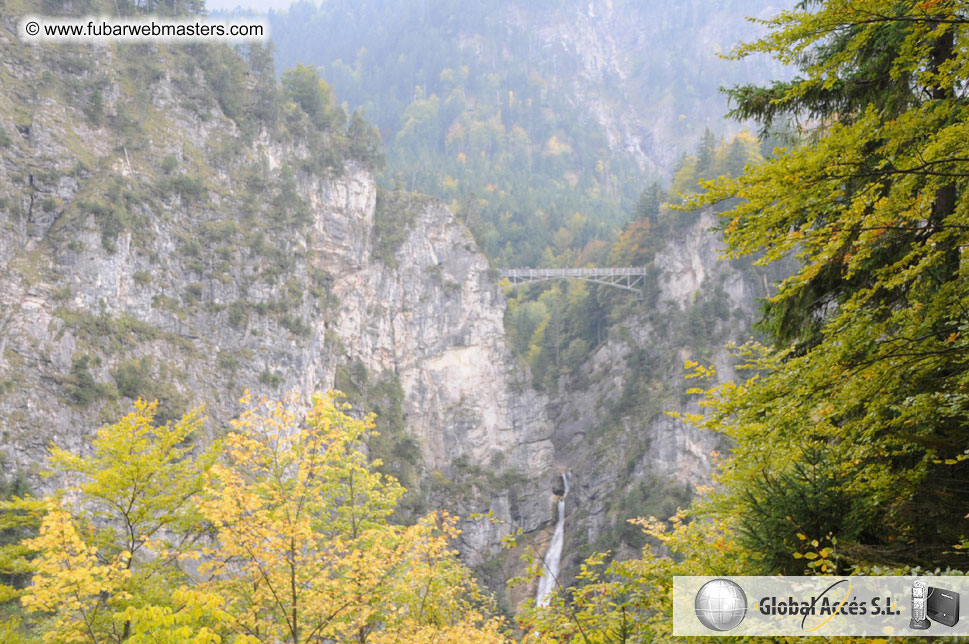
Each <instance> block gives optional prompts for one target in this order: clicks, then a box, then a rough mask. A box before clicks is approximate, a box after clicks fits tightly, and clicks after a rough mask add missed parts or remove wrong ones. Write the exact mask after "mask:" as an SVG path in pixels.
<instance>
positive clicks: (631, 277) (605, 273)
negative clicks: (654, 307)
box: [498, 266, 646, 293]
mask: <svg viewBox="0 0 969 644" xmlns="http://www.w3.org/2000/svg"><path fill="white" fill-rule="evenodd" d="M645 275H646V267H645V266H622V267H613V268H502V269H499V270H498V276H499V277H500V278H501V279H507V280H508V281H509V282H511V283H512V284H527V283H529V282H544V281H547V280H555V279H580V280H585V281H587V282H595V283H596V284H605V285H607V286H615V287H616V288H621V289H625V290H627V291H632V292H634V293H639V292H640V289H641V287H642V283H643V278H644V276H645Z"/></svg>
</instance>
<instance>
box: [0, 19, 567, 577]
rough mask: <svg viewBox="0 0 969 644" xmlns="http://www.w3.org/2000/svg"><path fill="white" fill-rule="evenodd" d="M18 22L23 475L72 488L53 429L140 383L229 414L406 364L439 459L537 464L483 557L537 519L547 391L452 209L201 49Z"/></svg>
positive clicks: (0, 31)
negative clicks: (64, 37)
mask: <svg viewBox="0 0 969 644" xmlns="http://www.w3.org/2000/svg"><path fill="white" fill-rule="evenodd" d="M14 19H15V18H13V17H11V16H3V26H2V28H0V53H2V56H0V82H2V84H3V86H4V91H3V92H2V93H0V132H2V133H3V135H2V139H0V144H2V149H0V154H2V157H0V203H2V212H3V217H2V222H0V225H2V227H3V234H2V235H0V334H2V336H0V383H3V390H2V395H0V455H2V458H3V460H4V470H5V472H8V473H10V472H13V471H14V470H16V471H20V472H25V473H27V474H28V476H29V478H30V480H31V482H32V483H33V484H34V485H35V486H38V487H39V488H40V489H43V488H45V487H49V486H51V485H56V481H49V480H43V479H40V478H38V477H37V476H36V474H37V473H38V472H39V471H40V470H41V469H42V467H43V463H44V460H45V455H46V451H47V447H48V445H49V444H50V443H51V442H56V443H57V444H58V445H60V446H62V447H65V448H68V449H72V450H77V451H83V450H84V449H85V448H86V445H87V442H88V440H89V438H90V436H91V434H92V433H93V432H94V430H96V429H97V427H98V426H99V425H100V424H101V423H103V422H107V421H110V420H113V419H115V418H117V417H119V416H120V414H122V413H124V411H125V410H126V409H127V408H129V407H130V402H131V399H132V398H133V397H134V396H137V395H144V396H146V397H158V398H159V399H161V413H162V416H163V418H169V417H174V416H177V415H178V414H179V413H180V412H182V411H184V410H185V409H187V408H188V407H190V406H195V405H200V404H203V405H204V406H205V410H206V413H207V415H208V417H209V418H210V423H209V431H211V432H213V433H219V432H221V431H223V430H224V429H225V427H226V426H227V423H228V421H229V420H230V419H231V418H232V417H233V416H234V415H235V414H237V413H238V411H239V405H238V402H237V399H238V398H239V395H240V394H241V392H242V391H243V389H245V388H248V389H250V390H252V391H253V393H254V394H255V395H269V396H274V395H279V394H281V393H282V392H285V391H288V390H290V389H292V388H296V389H298V390H300V391H302V392H303V393H304V394H308V393H309V392H312V391H314V390H325V389H328V388H331V387H333V386H334V383H335V381H336V380H337V374H338V372H339V371H340V370H341V368H345V367H346V366H347V365H349V364H351V363H352V364H354V365H357V364H362V365H363V366H364V368H365V369H366V371H367V372H369V373H371V374H387V377H388V378H390V379H393V380H396V381H397V382H399V384H400V386H401V388H402V391H403V409H402V415H403V421H404V424H405V426H406V430H407V432H408V433H409V434H410V435H411V436H414V437H416V438H417V440H418V443H419V445H420V447H421V451H422V453H423V463H422V468H423V472H424V474H425V475H427V476H429V475H430V474H431V473H432V472H435V471H438V472H441V474H440V478H441V479H442V480H444V481H449V480H450V479H451V478H453V476H452V475H451V473H450V470H451V469H452V467H451V466H452V463H453V462H454V461H455V460H457V459H462V462H464V463H468V464H471V465H474V466H476V467H478V468H480V469H481V470H482V471H483V470H485V469H487V470H489V471H493V472H494V474H497V475H500V474H501V473H503V472H507V473H513V474H514V476H513V477H512V478H513V479H514V480H515V481H518V482H519V485H518V489H519V492H518V493H516V494H515V496H514V498H513V499H511V498H508V493H507V491H504V492H502V491H496V492H495V494H494V500H495V502H496V503H498V504H499V505H500V506H501V507H503V508H504V511H503V518H504V519H505V520H506V522H507V524H506V525H505V526H504V527H501V526H499V527H497V528H496V527H492V526H491V525H489V524H481V525H480V529H479V528H478V527H477V526H478V525H479V524H478V522H471V523H469V524H468V525H467V526H466V531H467V535H466V537H465V538H466V544H467V550H468V551H469V558H470V559H471V561H472V563H474V562H475V560H476V556H475V554H474V551H475V547H481V548H484V549H486V550H487V549H489V548H494V547H496V545H497V542H498V537H500V534H493V532H494V531H496V530H497V531H498V532H499V533H503V532H507V531H508V530H509V529H510V527H508V526H510V525H512V524H513V523H514V524H517V523H523V524H524V527H525V528H526V529H529V530H533V529H535V528H536V527H537V526H538V525H539V524H540V522H541V520H542V515H541V513H540V512H538V511H537V510H536V509H535V507H529V506H535V503H536V500H535V499H537V498H538V497H537V495H535V494H532V495H529V492H528V491H529V490H530V489H533V488H534V489H537V486H532V485H530V484H528V481H530V480H531V477H532V476H533V475H534V473H541V472H544V471H546V470H547V469H548V467H549V465H550V463H551V460H552V445H551V441H550V434H551V428H550V425H549V423H548V421H547V418H546V416H545V412H544V408H545V404H544V403H545V401H544V399H543V398H542V396H540V395H539V394H537V393H536V392H535V391H533V390H532V389H530V388H529V387H528V386H527V384H525V382H526V380H527V379H526V377H525V375H524V374H523V373H521V372H520V371H519V370H518V368H517V367H516V366H515V363H514V360H512V359H511V358H510V355H509V352H508V349H507V347H506V346H505V341H504V331H503V328H502V312H503V308H504V305H503V296H502V294H501V293H500V291H499V289H498V286H497V283H496V281H495V279H494V276H493V275H492V274H491V273H490V272H489V271H488V266H487V262H486V260H485V259H484V258H483V257H482V256H481V254H480V253H479V252H478V251H477V250H476V248H475V246H474V242H473V240H472V238H471V236H470V235H469V234H468V232H467V231H466V230H465V228H464V227H463V226H461V225H459V224H458V223H456V222H455V220H454V217H453V215H452V214H451V213H450V211H448V210H447V209H446V208H445V207H444V206H442V205H441V204H439V203H437V202H435V201H433V200H430V199H427V198H423V197H419V196H414V195H406V194H394V195H390V196H389V197H388V199H387V200H386V205H382V206H381V207H380V208H379V209H378V192H377V188H376V185H375V182H374V178H373V174H372V172H371V171H370V170H368V169H367V168H366V166H365V164H363V163H361V162H359V161H356V160H354V158H352V157H347V158H344V159H339V160H338V161H337V162H335V163H330V164H328V165H327V164H321V163H320V162H319V160H318V158H316V156H315V155H316V154H317V151H316V150H314V149H312V146H310V145H308V144H307V143H306V140H304V138H302V137H300V136H299V135H298V128H306V127H309V126H308V125H307V123H306V119H305V117H304V116H303V115H301V114H299V113H298V112H297V111H296V109H297V108H295V107H294V106H289V107H284V108H283V109H284V110H289V113H286V114H284V118H286V119H288V121H289V122H291V123H295V124H296V125H294V126H290V127H288V128H287V129H283V130H273V129H272V128H269V127H266V126H264V125H262V124H259V123H258V122H254V121H251V120H250V121H243V120H241V119H235V120H233V119H229V118H227V117H226V115H225V113H224V110H223V109H222V108H221V106H220V102H219V98H220V97H219V95H218V94H217V93H216V92H214V91H213V90H212V89H210V78H211V74H212V70H210V69H206V68H204V67H203V66H202V64H201V63H198V62H197V61H195V60H194V58H193V56H194V55H195V54H194V53H192V52H185V51H179V50H177V49H176V48H155V47H150V46H140V45H139V46H116V47H104V48H98V49H97V50H96V51H95V50H92V49H91V48H86V49H85V48H80V47H78V48H69V47H59V48H53V47H26V46H24V45H22V44H21V43H19V42H17V41H16V36H15V27H14V23H13V20H14ZM209 64H212V63H211V61H209ZM215 71H216V72H217V71H219V70H218V69H216V70H215ZM91 87H96V88H98V93H97V96H96V97H95V96H94V95H93V94H92V92H91V90H90V88H91ZM200 88H201V89H200ZM257 98H258V97H252V99H253V100H256V99H257ZM95 104H96V105H97V111H98V114H97V115H96V117H95V116H92V110H93V109H94V105H95ZM240 121H242V122H240ZM294 132H297V133H296V134H294ZM325 142H326V141H325V140H324V143H325ZM378 220H381V221H379V222H378ZM378 224H382V225H383V229H382V230H383V234H384V235H385V236H386V237H391V236H393V239H392V240H390V241H388V240H387V239H383V238H381V233H380V232H378V230H377V228H378ZM494 474H493V475H492V478H494ZM435 494H437V496H440V494H439V490H435V489H429V490H428V491H427V494H426V495H427V496H428V497H429V501H430V502H432V503H433V502H434V499H435ZM503 495H504V500H502V499H503ZM478 496H479V497H480V496H481V495H480V494H479V495H478ZM491 496H492V495H490V493H489V501H490V500H491ZM469 503H470V504H471V505H478V506H480V503H481V500H480V499H479V500H478V501H474V500H473V499H472V500H471V501H469ZM458 507H460V508H465V506H464V505H461V504H459V506H458ZM512 512H513V513H514V514H515V515H516V517H519V518H520V520H519V519H515V520H514V521H513V520H512V518H511V513H512Z"/></svg>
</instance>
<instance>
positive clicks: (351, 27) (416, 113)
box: [269, 0, 780, 267]
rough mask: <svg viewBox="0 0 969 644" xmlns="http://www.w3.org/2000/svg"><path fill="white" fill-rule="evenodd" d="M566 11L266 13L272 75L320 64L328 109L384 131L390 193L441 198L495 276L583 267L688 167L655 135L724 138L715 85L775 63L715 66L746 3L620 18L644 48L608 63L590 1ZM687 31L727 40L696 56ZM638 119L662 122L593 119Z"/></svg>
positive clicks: (394, 5)
mask: <svg viewBox="0 0 969 644" xmlns="http://www.w3.org/2000/svg"><path fill="white" fill-rule="evenodd" d="M577 5H578V3H557V2H530V3H528V4H527V5H522V6H516V5H514V4H509V3H503V2H479V3H472V4H470V5H469V4H467V3H459V2H452V1H450V0H435V1H429V2H421V3H412V2H406V1H394V2H362V3H361V2H354V3H352V4H348V3H343V2H327V3H322V4H320V5H316V4H314V3H311V2H299V3H296V4H294V5H292V6H291V7H290V8H289V9H288V10H287V11H286V12H282V13H270V16H269V19H270V23H271V26H272V30H273V34H274V41H275V42H276V49H277V54H276V59H277V62H278V65H279V67H280V68H281V69H288V68H290V67H293V66H294V65H296V64H314V65H316V66H318V67H319V69H320V70H321V74H322V75H323V77H324V78H325V79H326V81H327V83H329V84H330V86H331V87H332V88H333V90H334V92H335V94H336V96H337V99H338V100H339V101H341V102H346V103H347V104H348V105H349V106H350V107H351V108H352V109H357V108H359V109H362V110H363V111H364V113H365V114H366V115H367V117H368V118H369V119H371V120H373V122H374V123H375V124H376V125H377V126H378V127H379V128H380V131H381V133H382V135H383V137H384V143H385V149H386V150H387V166H386V169H385V171H384V173H383V175H382V177H380V180H381V182H382V184H383V185H384V186H385V187H388V188H393V187H400V188H403V189H407V190H419V191H421V192H424V193H427V194H431V195H434V196H437V197H439V198H441V199H443V200H444V201H445V202H447V203H449V204H450V205H451V207H452V209H454V210H455V212H456V213H458V214H459V216H460V217H461V218H462V219H463V220H464V221H465V222H466V224H467V225H468V226H469V227H470V229H471V231H472V232H473V233H474V235H475V239H476V240H477V242H478V245H479V247H480V248H481V249H482V250H483V252H484V253H485V254H486V255H487V256H488V257H489V258H490V259H491V260H492V261H493V263H494V264H495V265H496V266H508V267H511V266H572V265H576V266H580V265H584V264H585V263H587V262H590V261H593V262H594V261H596V259H599V257H595V256H593V257H590V254H594V253H595V250H596V249H597V248H600V247H601V244H602V242H611V241H613V239H614V237H615V234H616V231H617V229H618V228H620V227H621V226H622V225H623V224H624V223H625V221H626V220H627V219H628V217H629V213H630V212H631V211H632V210H633V208H634V207H635V204H636V200H637V199H638V197H639V194H640V192H641V191H642V189H643V188H644V187H645V186H647V185H649V184H650V183H651V182H652V181H654V180H661V181H664V182H666V181H668V177H669V175H670V174H671V171H672V170H673V168H674V166H675V165H676V164H677V163H679V164H682V163H683V159H682V158H681V155H680V153H679V152H676V153H675V154H676V156H675V157H673V158H671V155H672V154H674V152H673V146H672V145H667V144H666V139H665V138H663V139H662V140H655V141H652V140H650V139H651V138H652V137H653V135H652V134H651V133H650V132H651V130H650V127H656V128H657V129H660V130H661V131H662V132H664V134H665V133H666V132H667V131H668V132H669V136H675V137H676V139H677V140H679V141H683V140H698V139H699V138H700V136H701V135H702V134H703V131H704V127H706V126H710V127H713V128H715V129H716V131H717V136H718V137H719V136H720V135H721V134H722V132H723V130H724V129H725V128H724V122H723V121H722V120H721V115H722V113H723V111H724V109H725V102H724V101H723V100H722V99H720V98H718V97H717V91H716V88H717V87H718V86H720V85H730V84H732V83H734V82H740V81H741V80H742V79H748V80H749V79H752V78H763V79H765V80H766V79H767V76H766V75H765V70H770V71H778V72H779V71H780V66H779V65H776V64H771V63H770V61H769V60H758V61H756V63H752V64H743V63H741V64H737V65H733V66H731V65H729V64H727V63H726V62H725V61H722V60H719V59H718V56H717V53H718V52H717V51H715V50H714V49H715V48H716V47H718V46H720V47H724V48H726V47H728V46H729V45H730V44H731V43H733V42H735V41H736V36H737V35H738V34H739V33H741V32H743V31H744V26H745V22H744V21H743V20H742V18H741V16H742V15H745V12H746V13H747V14H749V13H750V12H751V11H753V10H755V9H756V8H759V7H751V6H750V4H749V3H719V4H718V6H717V8H716V12H715V15H709V11H710V8H709V7H701V6H700V5H698V4H696V3H691V2H688V3H678V4H677V5H675V6H663V7H662V8H659V7H657V6H655V5H654V4H651V3H643V4H641V5H640V4H635V3H633V4H630V5H629V6H623V7H620V8H617V9H616V12H617V13H616V15H617V16H621V15H622V14H623V13H624V12H631V13H630V16H635V17H636V18H638V19H641V21H642V23H641V24H638V25H633V24H630V25H629V27H628V31H629V32H630V33H629V34H627V35H626V36H627V37H628V38H630V39H637V40H636V42H637V43H639V44H640V46H641V47H642V48H641V49H639V50H636V51H628V52H627V51H620V52H618V53H617V54H616V55H617V56H619V57H620V60H617V61H609V60H606V58H605V57H606V56H607V54H606V53H601V52H600V53H599V54H598V56H594V55H592V54H590V53H589V51H586V50H585V49H583V47H582V45H581V43H580V42H579V41H580V40H581V39H582V38H586V39H591V38H592V37H593V35H594V33H592V34H589V33H586V31H585V30H590V31H593V32H594V31H595V30H597V29H602V27H599V26H598V25H597V23H596V22H595V16H594V10H593V9H592V8H591V5H590V8H589V9H588V13H589V14H590V17H589V20H590V23H591V26H575V27H574V28H573V27H570V26H568V25H567V23H565V24H560V23H561V22H562V21H563V20H564V19H563V18H561V17H559V16H557V12H559V11H563V10H564V15H567V16H572V15H573V14H575V13H576V11H577V10H576V9H575V7H576V6H577ZM600 10H601V8H600ZM585 12H586V9H585V8H582V10H581V11H578V13H579V14H580V15H581V14H584V13H585ZM655 15H662V16H663V21H662V22H661V23H655V21H654V20H653V16H655ZM617 21H618V22H620V23H622V22H624V21H623V19H622V18H618V20H617ZM625 22H629V21H628V20H627V21H625ZM537 25H543V26H544V27H543V29H536V26H537ZM636 29H642V30H644V33H642V34H639V33H637V32H636ZM543 30H544V31H543ZM711 30H713V31H714V36H713V37H711V36H710V35H709V34H708V33H707V32H709V31H711ZM544 32H547V33H544ZM575 32H578V33H575ZM684 34H689V35H690V36H691V37H697V38H719V39H720V40H721V41H722V42H717V41H716V40H713V41H711V42H707V43H705V44H706V45H707V46H708V47H709V48H710V49H709V50H707V49H704V48H697V47H695V46H694V44H693V42H691V41H690V38H684ZM590 56H591V58H592V59H591V60H590ZM600 57H601V58H602V59H601V60H600ZM627 59H628V60H627ZM758 65H759V66H760V67H758ZM761 67H762V68H763V69H761ZM682 79H688V82H686V83H684V82H682ZM636 110H640V111H641V112H640V113H635V118H637V119H640V120H645V121H653V122H655V123H657V124H658V123H662V124H663V126H667V125H668V127H660V126H658V125H656V126H644V127H641V128H640V130H642V131H637V132H635V133H633V132H627V133H626V134H624V135H620V134H618V133H617V132H613V131H610V129H616V127H618V126H612V125H610V124H608V123H603V122H602V119H603V117H602V116H597V114H601V113H608V112H613V113H619V114H620V115H624V114H625V113H629V112H635V111H636ZM623 117H624V116H623ZM610 118H611V117H610ZM632 129H633V130H635V128H632ZM640 139H643V140H642V141H641V140H640ZM709 144H710V141H707V145H708V146H709ZM680 151H681V152H686V151H688V150H687V148H685V147H683V146H682V145H681V146H680ZM690 151H691V150H690ZM740 169H742V164H741V166H740ZM691 187H692V186H691Z"/></svg>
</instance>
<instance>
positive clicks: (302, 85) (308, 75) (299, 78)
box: [282, 65, 333, 128]
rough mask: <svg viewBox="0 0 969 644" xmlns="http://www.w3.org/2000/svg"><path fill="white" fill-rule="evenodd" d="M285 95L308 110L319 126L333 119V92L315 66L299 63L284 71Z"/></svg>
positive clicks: (327, 123)
mask: <svg viewBox="0 0 969 644" xmlns="http://www.w3.org/2000/svg"><path fill="white" fill-rule="evenodd" d="M282 89H283V95H284V96H285V97H286V98H287V99H288V100H290V101H292V102H294V103H296V104H297V105H299V106H300V108H301V109H302V110H303V111H304V112H306V115H307V116H309V117H310V120H311V121H313V123H314V124H315V125H316V126H317V127H321V128H325V127H327V126H328V125H329V124H330V122H331V119H332V104H333V93H332V92H331V91H330V87H329V86H328V85H327V84H326V83H325V82H323V79H322V78H320V74H319V72H317V71H316V69H314V68H313V67H307V66H306V65H297V66H296V67H294V68H293V69H290V70H287V71H285V72H283V77H282Z"/></svg>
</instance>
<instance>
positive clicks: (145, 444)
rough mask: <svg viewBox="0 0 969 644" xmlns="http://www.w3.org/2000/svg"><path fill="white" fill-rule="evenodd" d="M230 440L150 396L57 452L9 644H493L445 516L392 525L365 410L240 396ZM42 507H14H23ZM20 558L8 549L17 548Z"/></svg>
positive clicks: (5, 629) (497, 637)
mask: <svg viewBox="0 0 969 644" xmlns="http://www.w3.org/2000/svg"><path fill="white" fill-rule="evenodd" d="M242 402H243V403H244V404H245V405H246V407H247V409H246V411H244V412H243V414H242V415H241V416H240V417H239V418H238V419H236V420H235V421H233V422H232V430H231V431H230V432H229V433H228V435H227V436H226V437H225V439H224V440H223V441H222V442H219V443H213V444H211V446H210V447H209V448H207V449H203V448H201V447H199V446H198V445H199V443H200V442H201V441H202V439H203V437H202V436H201V435H200V430H201V427H202V417H201V415H200V413H199V412H198V411H194V412H190V413H189V414H187V415H185V416H184V417H183V418H181V419H180V420H178V421H173V422H170V423H166V424H164V425H161V426H158V425H156V424H155V422H154V420H155V417H154V416H155V409H156V404H155V403H151V404H149V403H146V402H144V401H141V400H139V401H138V402H136V404H135V409H134V411H133V412H132V413H130V414H128V415H127V416H125V417H124V418H123V419H121V420H120V421H119V422H117V423H115V424H112V425H107V426H105V427H103V428H102V429H101V430H99V432H98V435H97V437H96V439H95V440H94V442H93V445H92V449H91V453H90V454H87V455H76V454H71V453H68V452H66V451H64V450H61V449H59V448H56V447H55V448H53V449H52V451H51V463H52V464H53V465H54V466H55V467H56V468H57V469H58V470H59V471H60V472H61V473H62V474H63V475H65V480H66V481H68V482H69V483H70V485H71V487H68V488H65V489H63V490H61V491H60V492H59V493H58V494H56V495H54V496H51V497H48V498H46V499H45V500H44V501H43V503H42V505H43V506H44V508H45V510H46V512H45V513H44V515H43V519H42V520H41V522H40V529H39V533H38V534H37V535H36V536H33V537H30V538H27V539H25V540H23V542H22V544H21V545H22V548H23V550H22V553H34V557H33V558H32V559H31V560H30V561H29V564H30V569H31V571H32V574H33V577H32V580H31V583H30V585H29V586H28V587H27V588H26V589H24V590H23V591H22V595H21V597H20V601H21V604H22V607H23V609H24V611H23V613H22V615H23V617H24V618H25V619H24V624H26V625H27V626H28V627H29V628H27V629H23V628H21V627H20V626H18V623H19V620H18V621H14V622H7V623H3V624H0V634H4V636H5V637H7V638H8V639H9V641H11V642H13V641H20V642H35V641H43V642H45V643H46V642H50V643H55V642H56V643H61V642H71V643H86V644H101V643H105V642H115V643H118V644H120V643H122V642H125V643H128V644H186V643H191V644H221V643H232V644H257V643H264V644H279V643H281V642H288V643H291V644H311V643H312V644H315V643H317V642H321V641H341V642H347V641H353V642H371V643H373V644H380V643H384V642H388V643H389V642H417V643H420V642H435V643H449V642H453V643H455V644H457V643H458V642H469V643H482V644H484V643H489V644H491V643H503V642H506V641H507V638H506V636H505V635H504V625H503V622H502V621H501V620H500V619H499V618H495V617H491V616H490V612H491V609H492V608H493V606H492V604H491V603H490V601H489V600H488V599H487V598H485V597H483V596H482V595H481V594H480V593H479V591H478V590H477V587H476V584H475V581H474V579H473V578H472V577H471V575H470V572H469V571H468V569H467V568H465V567H464V566H463V565H461V563H460V562H459V561H458V558H457V553H456V551H455V550H454V549H453V547H452V545H451V543H452V541H453V539H454V538H455V536H456V535H457V534H458V530H457V528H456V519H455V518H453V517H450V516H448V515H445V514H431V515H428V516H426V517H424V518H422V519H421V520H419V521H418V522H416V523H415V524H414V525H410V526H404V525H395V524H392V523H390V522H389V521H388V519H389V518H390V516H391V514H392V513H393V511H394V509H395V507H396V504H397V502H398V501H399V499H400V497H401V495H402V494H403V492H404V490H403V488H402V487H401V486H400V485H399V484H398V483H397V481H395V480H394V479H393V478H391V477H388V476H385V475H383V474H380V473H379V472H378V471H377V469H376V468H377V467H378V466H379V462H376V461H370V460H368V458H367V456H366V454H365V452H364V451H363V445H364V440H365V439H366V438H367V435H368V434H369V433H370V432H372V431H373V418H372V417H365V418H355V417H353V416H351V415H349V411H350V410H349V406H348V405H346V404H342V403H340V402H338V399H337V398H336V397H335V396H333V395H315V396H313V398H312V400H311V401H310V407H309V411H308V413H305V414H303V413H299V412H298V409H299V401H298V399H297V398H296V397H295V396H294V395H293V396H289V397H287V398H284V399H283V400H278V401H271V400H265V399H264V400H259V401H255V402H253V401H252V400H251V399H250V398H249V396H248V394H246V397H245V398H244V399H243V401H242ZM36 505H37V502H36V501H34V502H20V505H19V506H18V507H21V508H22V509H23V511H31V512H34V513H36V507H35V506H36ZM22 553H21V554H22Z"/></svg>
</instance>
